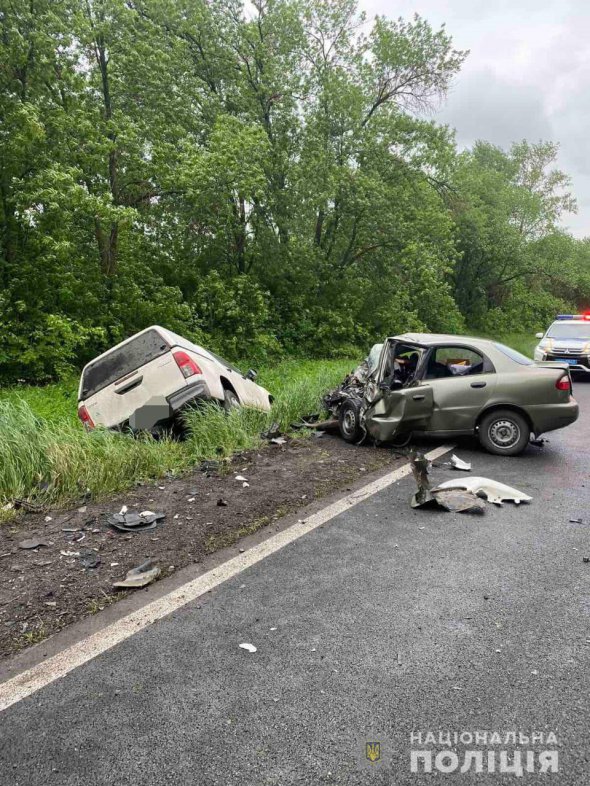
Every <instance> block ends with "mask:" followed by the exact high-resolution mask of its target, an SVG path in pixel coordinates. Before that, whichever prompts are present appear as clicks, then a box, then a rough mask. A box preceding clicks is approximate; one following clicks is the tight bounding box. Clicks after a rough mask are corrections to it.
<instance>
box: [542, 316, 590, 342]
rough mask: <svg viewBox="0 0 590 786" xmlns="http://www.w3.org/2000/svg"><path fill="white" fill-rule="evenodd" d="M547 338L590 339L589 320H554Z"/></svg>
mask: <svg viewBox="0 0 590 786" xmlns="http://www.w3.org/2000/svg"><path fill="white" fill-rule="evenodd" d="M547 338H577V339H580V340H581V341H590V321H589V322H584V323H582V322H554V323H553V324H552V325H551V327H550V328H549V330H548V332H547Z"/></svg>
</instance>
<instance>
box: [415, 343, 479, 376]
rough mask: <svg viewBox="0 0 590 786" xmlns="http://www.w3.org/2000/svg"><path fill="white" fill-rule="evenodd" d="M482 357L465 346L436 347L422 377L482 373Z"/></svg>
mask: <svg viewBox="0 0 590 786" xmlns="http://www.w3.org/2000/svg"><path fill="white" fill-rule="evenodd" d="M483 371H484V358H483V355H480V354H479V352H475V350H473V349H467V347H436V349H435V350H434V352H433V353H432V355H431V356H430V359H429V361H428V366H427V368H426V374H425V375H424V379H444V378H445V377H464V376H471V375H473V374H482V373H483Z"/></svg>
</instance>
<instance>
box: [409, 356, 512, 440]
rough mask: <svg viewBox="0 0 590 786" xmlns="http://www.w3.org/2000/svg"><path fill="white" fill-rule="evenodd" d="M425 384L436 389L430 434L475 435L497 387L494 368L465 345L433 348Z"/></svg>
mask: <svg viewBox="0 0 590 786" xmlns="http://www.w3.org/2000/svg"><path fill="white" fill-rule="evenodd" d="M422 382H423V384H424V385H428V386H429V387H430V388H431V389H432V396H433V410H432V418H431V420H430V423H429V424H428V428H427V430H428V431H429V432H471V431H473V430H474V428H475V424H476V422H477V418H478V416H479V414H480V412H481V411H482V410H483V408H484V407H485V406H486V404H487V402H488V400H489V399H490V398H491V397H492V395H493V393H494V390H495V388H496V385H497V375H496V372H495V369H494V367H493V364H492V363H491V361H490V360H489V358H487V357H486V356H484V355H483V354H482V353H481V352H479V351H477V350H475V349H473V348H471V347H467V346H465V345H461V346H460V345H445V346H438V347H433V349H432V350H431V352H430V355H429V357H428V360H427V361H426V363H425V368H424V371H423V378H422Z"/></svg>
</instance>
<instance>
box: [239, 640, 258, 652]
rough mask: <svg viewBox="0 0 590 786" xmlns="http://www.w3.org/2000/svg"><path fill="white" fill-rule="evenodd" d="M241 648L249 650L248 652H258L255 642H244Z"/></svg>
mask: <svg viewBox="0 0 590 786" xmlns="http://www.w3.org/2000/svg"><path fill="white" fill-rule="evenodd" d="M240 647H241V649H243V650H248V652H256V647H255V646H254V645H253V644H248V643H247V642H244V644H240Z"/></svg>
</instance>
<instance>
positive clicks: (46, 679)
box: [0, 445, 452, 712]
mask: <svg viewBox="0 0 590 786" xmlns="http://www.w3.org/2000/svg"><path fill="white" fill-rule="evenodd" d="M450 450H452V446H445V445H443V446H441V447H440V448H436V449H435V450H432V451H430V453H427V454H426V456H427V458H428V459H430V460H431V461H433V460H434V459H437V458H439V456H442V455H443V454H444V453H448V452H449V451H450ZM411 471H412V468H411V465H410V464H404V466H403V467H398V469H395V470H393V471H392V472H389V473H388V474H387V475H383V477H381V478H378V479H377V480H374V481H373V482H372V483H368V484H367V485H366V486H363V487H362V488H361V489H358V490H357V491H354V492H353V493H352V494H349V495H348V496H346V497H343V498H342V499H339V500H337V501H336V502H333V503H332V504H331V505H328V506H327V507H325V508H323V509H322V510H319V511H318V512H317V513H313V514H312V515H311V516H309V518H307V519H305V520H303V521H302V522H301V523H299V524H294V525H293V526H291V527H289V528H288V529H285V530H283V531H282V532H279V533H278V534H277V535H273V536H272V537H270V538H267V540H264V541H263V542H262V543H259V544H258V545H257V546H253V547H252V548H251V549H248V551H245V552H244V553H243V554H239V555H238V556H236V557H233V558H232V559H230V560H228V561H227V562H224V563H223V564H222V565H219V566H218V567H217V568H214V569H213V570H210V571H208V572H207V573H204V574H203V575H202V576H198V577H197V578H196V579H192V580H191V581H189V582H187V583H186V584H183V585H182V586H181V587H178V588H177V589H175V590H173V591H172V592H169V593H168V594H167V595H164V596H163V597H161V598H158V600H154V601H152V602H151V603H148V604H147V605H146V606H144V607H143V608H141V609H138V610H137V611H133V612H132V613H131V614H128V615H127V616H126V617H123V618H122V619H120V620H117V621H116V622H113V623H112V624H111V625H108V626H107V627H106V628H103V629H102V630H99V631H97V632H96V633H93V634H92V635H91V636H89V637H88V638H86V639H83V640H82V641H79V642H77V643H76V644H73V645H72V646H71V647H68V648H67V649H65V650H63V651H62V652H58V653H57V654H56V655H54V656H53V657H51V658H48V659H47V660H46V661H43V662H42V663H39V664H37V665H36V666H33V667H32V668H30V669H27V671H23V672H22V673H21V674H17V675H16V676H15V677H12V678H11V679H9V680H7V681H6V682H4V683H2V684H0V712H2V711H3V710H5V709H7V708H8V707H10V706H11V705H12V704H16V703H17V702H19V701H21V700H22V699H25V698H26V697H27V696H30V695H31V694H33V693H35V692H36V691H38V690H41V688H44V687H45V686H46V685H49V684H50V683H52V682H54V681H55V680H58V679H60V678H61V677H64V676H65V675H66V674H68V673H69V672H70V671H73V670H74V669H76V668H78V666H82V665H83V664H84V663H87V662H88V661H89V660H92V659H93V658H96V657H97V655H100V654H101V653H103V652H106V651H107V650H109V649H111V647H115V646H116V645H117V644H120V643H121V642H122V641H125V639H128V638H129V637H130V636H133V634H134V633H137V632H138V631H140V630H142V629H143V628H146V627H147V626H148V625H151V624H152V623H154V622H156V621H157V620H159V619H162V618H163V617H166V616H168V614H171V613H172V612H173V611H175V610H176V609H179V608H181V607H182V606H185V605H186V604H187V603H190V602H191V601H193V600H196V599H197V598H198V597H200V596H201V595H204V594H205V593H206V592H208V591H209V590H211V589H214V588H215V587H217V586H219V585H220V584H222V583H223V582H225V581H227V580H228V579H231V578H232V577H233V576H236V575H237V574H238V573H241V572H242V571H243V570H246V568H249V567H251V566H252V565H255V564H256V563H257V562H260V561H261V560H263V559H265V558H266V557H269V556H270V555H271V554H274V553H275V552H276V551H279V549H282V548H283V547H284V546H287V545H288V544H289V543H293V542H294V541H296V540H298V539H299V538H301V537H303V535H306V534H307V533H308V532H311V531H312V530H314V529H316V528H317V527H319V526H320V525H321V524H324V523H325V522H326V521H329V520H330V519H333V518H334V517H335V516H338V515H339V514H340V513H343V512H344V511H346V510H350V508H352V507H354V506H355V505H358V504H359V502H363V501H364V500H366V499H368V498H369V497H371V496H373V494H377V493H378V492H379V491H383V489H385V488H387V486H390V485H391V484H392V483H396V482H397V481H398V480H401V479H402V478H403V477H405V476H406V475H409V474H410V472H411Z"/></svg>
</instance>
